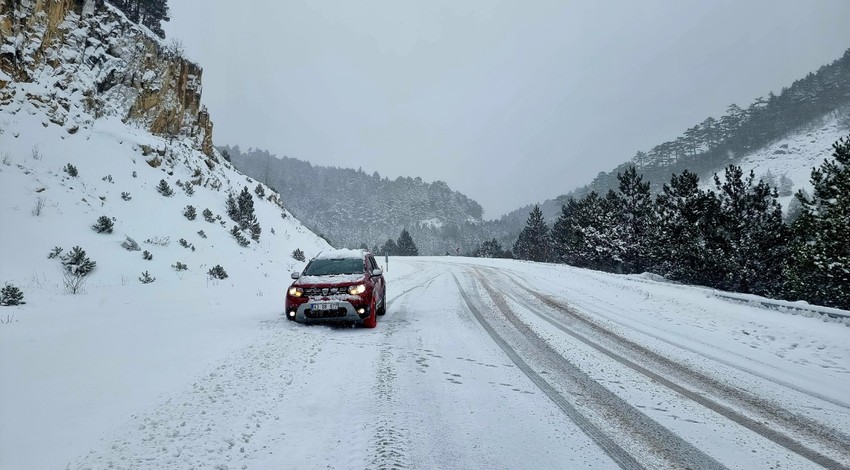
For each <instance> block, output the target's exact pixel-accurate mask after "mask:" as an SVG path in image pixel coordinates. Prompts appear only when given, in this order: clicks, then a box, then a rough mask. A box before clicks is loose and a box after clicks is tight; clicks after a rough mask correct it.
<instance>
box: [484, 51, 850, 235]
mask: <svg viewBox="0 0 850 470" xmlns="http://www.w3.org/2000/svg"><path fill="white" fill-rule="evenodd" d="M831 118H835V119H837V121H838V123H839V126H841V127H842V128H843V129H844V130H848V129H850V49H848V50H847V51H846V52H845V53H844V56H843V57H841V58H840V59H838V60H836V61H834V62H833V63H831V64H829V65H825V66H823V67H821V68H820V69H819V70H818V71H817V72H812V73H809V74H808V75H806V77H805V78H802V79H799V80H797V81H795V82H794V83H793V84H791V86H789V87H787V88H783V89H782V90H781V92H780V93H779V94H774V93H773V92H770V93H768V95H767V98H765V97H761V96H760V97H758V98H756V99H755V100H753V102H752V103H750V104H749V105H748V106H745V107H741V106H738V105H737V104H734V103H733V104H730V105H729V106H728V107H727V109H726V114H725V115H723V116H721V117H719V118H714V117H711V116H709V117H707V118H705V119H704V120H703V121H702V122H700V123H695V124H694V125H692V126H691V127H688V128H687V129H686V130H685V131H684V132H683V133H682V135H680V136H679V137H677V138H676V139H674V140H671V141H668V142H663V143H660V144H658V145H656V146H654V147H652V148H651V149H649V150H647V151H638V152H637V153H636V154H635V155H634V156H633V157H632V158H631V159H630V160H628V161H624V163H622V164H621V165H619V166H617V167H616V168H614V169H613V170H611V171H609V172H602V173H600V174H599V175H598V176H597V177H596V178H594V180H593V181H592V182H591V183H590V184H588V185H587V186H584V187H581V188H578V189H575V190H573V191H570V192H568V193H566V194H565V195H562V196H558V197H557V198H554V199H550V200H547V201H545V202H543V203H542V204H540V209H541V210H542V212H543V215H544V216H545V217H546V218H547V219H554V218H555V217H557V216H558V214H559V212H560V210H561V206H563V205H564V204H565V203H566V202H567V201H568V200H569V198H570V197H575V198H580V197H583V196H585V195H587V194H589V193H590V192H591V191H595V192H596V193H598V194H605V193H606V192H608V190H611V189H613V190H616V189H617V187H618V184H619V183H618V180H617V174H618V173H622V172H624V171H626V170H627V169H628V168H629V167H630V166H634V167H636V168H637V170H638V172H639V173H640V174H642V175H643V178H644V180H645V181H646V182H648V183H649V184H650V191H651V192H653V193H658V192H659V191H660V190H661V187H662V185H663V184H664V183H666V182H669V180H670V175H672V174H680V173H682V172H683V171H685V170H688V171H690V172H693V173H696V174H697V175H699V176H700V177H701V178H702V179H703V180H704V181H710V180H711V177H712V175H713V174H714V173H717V172H722V171H723V168H724V167H726V166H727V165H730V164H740V162H741V159H742V158H743V157H745V156H746V155H748V154H750V153H752V152H755V151H757V150H759V149H760V148H762V147H765V146H768V145H769V144H771V143H772V142H774V141H776V140H778V139H780V138H782V137H784V136H787V135H789V134H792V133H794V132H799V131H801V130H803V129H806V128H807V127H817V126H819V125H820V124H821V122H822V121H826V120H829V119H831ZM821 144H822V145H823V146H824V147H825V148H829V145H830V144H831V141H830V142H823V143H821ZM777 157H778V158H784V159H796V158H798V155H795V154H794V153H792V152H787V153H785V154H781V153H778V154H777ZM757 176H760V175H757ZM775 176H776V177H777V178H779V177H780V176H781V175H775ZM531 208H532V206H531V205H529V206H525V207H522V208H520V209H518V210H516V211H513V212H511V213H509V214H507V215H505V216H504V217H503V218H502V219H501V221H500V223H499V224H497V225H499V226H500V229H499V230H497V231H498V232H500V233H505V234H508V233H516V232H518V231H519V228H521V224H522V223H524V221H525V219H526V217H527V216H528V213H529V211H530V210H531Z"/></svg>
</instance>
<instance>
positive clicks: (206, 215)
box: [201, 209, 215, 223]
mask: <svg viewBox="0 0 850 470" xmlns="http://www.w3.org/2000/svg"><path fill="white" fill-rule="evenodd" d="M201 214H202V215H203V216H204V220H206V221H207V222H210V223H213V222H215V219H214V218H213V213H212V211H211V210H209V209H204V211H203V212H202V213H201Z"/></svg>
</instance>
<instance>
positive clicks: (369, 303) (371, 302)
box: [286, 250, 387, 328]
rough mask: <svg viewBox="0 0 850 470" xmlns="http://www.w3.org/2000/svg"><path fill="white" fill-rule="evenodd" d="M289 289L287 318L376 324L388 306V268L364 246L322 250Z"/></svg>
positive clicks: (298, 274)
mask: <svg viewBox="0 0 850 470" xmlns="http://www.w3.org/2000/svg"><path fill="white" fill-rule="evenodd" d="M292 278H293V279H295V282H293V283H292V285H291V286H289V290H288V291H287V292H286V318H288V319H289V320H292V321H296V322H299V323H313V322H354V323H358V324H361V325H363V326H365V327H366V328H375V326H376V325H377V324H378V315H383V314H384V313H386V310H387V299H386V293H387V286H386V283H385V282H384V272H383V270H381V268H379V267H378V263H377V262H375V257H374V256H372V254H371V253H368V252H366V251H364V250H331V251H324V252H322V253H319V254H318V255H317V256H316V257H315V258H313V259H311V260H310V262H309V263H307V267H305V268H304V272H303V273H299V272H294V273H292Z"/></svg>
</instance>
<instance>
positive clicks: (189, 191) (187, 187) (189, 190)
mask: <svg viewBox="0 0 850 470" xmlns="http://www.w3.org/2000/svg"><path fill="white" fill-rule="evenodd" d="M183 191H185V192H186V195H187V196H191V195H193V194H195V187H194V185H193V184H192V182H191V181H187V182H185V183H183Z"/></svg>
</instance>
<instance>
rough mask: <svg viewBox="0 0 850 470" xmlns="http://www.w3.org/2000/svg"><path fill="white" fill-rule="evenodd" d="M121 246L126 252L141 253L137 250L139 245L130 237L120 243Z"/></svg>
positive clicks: (139, 249)
mask: <svg viewBox="0 0 850 470" xmlns="http://www.w3.org/2000/svg"><path fill="white" fill-rule="evenodd" d="M121 246H122V247H124V249H125V250H127V251H142V249H141V248H139V244H138V243H136V240H133V239H132V238H130V237H127V238H126V239H125V240H124V241H123V242H121Z"/></svg>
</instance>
